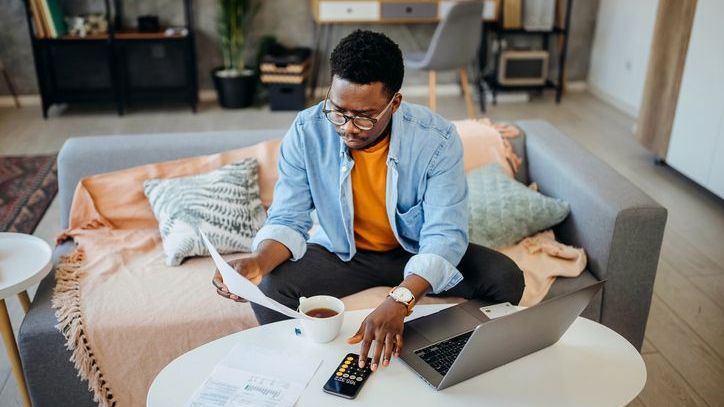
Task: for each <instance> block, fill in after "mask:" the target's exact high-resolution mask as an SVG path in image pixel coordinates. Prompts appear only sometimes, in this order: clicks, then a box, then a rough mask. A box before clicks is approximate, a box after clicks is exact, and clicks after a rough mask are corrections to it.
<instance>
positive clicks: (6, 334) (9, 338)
mask: <svg viewBox="0 0 724 407" xmlns="http://www.w3.org/2000/svg"><path fill="white" fill-rule="evenodd" d="M0 330H1V331H2V335H3V341H4V342H5V351H6V352H7V354H8V359H9V360H10V365H11V366H12V368H13V373H14V374H15V381H16V382H17V383H18V387H19V388H20V396H21V397H22V398H23V402H24V403H25V406H26V407H31V406H32V404H31V403H30V395H29V394H28V387H27V385H26V384H25V376H24V375H23V365H22V364H21V362H20V353H19V352H18V345H17V344H16V343H15V335H14V334H13V326H12V325H11V324H10V316H9V315H8V308H7V307H6V306H5V300H4V299H0Z"/></svg>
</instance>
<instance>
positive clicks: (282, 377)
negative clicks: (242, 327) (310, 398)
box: [187, 344, 322, 407]
mask: <svg viewBox="0 0 724 407" xmlns="http://www.w3.org/2000/svg"><path fill="white" fill-rule="evenodd" d="M321 363H322V360H321V359H318V358H311V357H307V356H300V355H298V354H290V353H287V352H283V351H282V352H280V351H278V350H272V349H266V348H261V347H256V346H247V345H244V344H239V345H237V346H236V347H234V349H232V350H231V352H229V354H228V355H227V356H226V357H225V358H224V359H223V360H222V361H221V362H220V363H219V364H218V365H216V367H215V368H214V370H213V372H212V373H211V375H210V376H209V377H208V378H207V379H206V381H205V382H204V384H203V385H201V387H200V388H199V389H198V390H197V391H196V392H195V393H194V395H193V396H192V397H191V400H190V401H189V403H188V404H187V406H188V407H247V406H262V407H284V406H293V405H294V403H296V402H297V400H298V399H299V396H301V394H302V392H303V391H304V389H305V388H306V387H307V384H308V383H309V380H311V378H312V376H314V373H315V372H316V371H317V369H318V368H319V365H320V364H321ZM280 367H283V368H280Z"/></svg>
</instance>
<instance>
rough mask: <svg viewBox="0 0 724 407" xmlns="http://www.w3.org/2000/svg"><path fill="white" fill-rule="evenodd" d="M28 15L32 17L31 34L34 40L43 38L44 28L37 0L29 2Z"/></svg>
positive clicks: (44, 35)
mask: <svg viewBox="0 0 724 407" xmlns="http://www.w3.org/2000/svg"><path fill="white" fill-rule="evenodd" d="M29 3H30V13H31V14H32V15H33V32H34V33H35V37H36V38H45V37H46V34H45V27H44V26H43V18H42V16H41V15H40V7H39V6H38V2H37V0H29Z"/></svg>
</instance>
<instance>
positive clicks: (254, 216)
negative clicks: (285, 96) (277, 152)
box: [144, 158, 266, 266]
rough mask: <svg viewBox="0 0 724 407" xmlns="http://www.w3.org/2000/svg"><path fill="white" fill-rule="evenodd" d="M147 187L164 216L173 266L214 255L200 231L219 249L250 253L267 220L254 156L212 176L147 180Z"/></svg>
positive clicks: (162, 223)
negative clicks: (257, 233)
mask: <svg viewBox="0 0 724 407" xmlns="http://www.w3.org/2000/svg"><path fill="white" fill-rule="evenodd" d="M144 190H145V193H146V197H148V200H149V202H150V203H151V207H152V208H153V213H154V215H155V216H156V219H157V220H158V224H159V229H160V231H161V239H162V241H163V251H164V253H165V254H166V264H167V265H169V266H178V265H179V264H181V262H182V261H183V260H184V259H185V258H186V257H191V256H207V255H208V254H209V253H208V251H207V250H206V247H205V246H204V243H203V241H202V240H201V235H200V234H199V230H202V231H203V232H204V233H205V234H206V236H208V238H209V240H210V241H211V243H212V244H213V245H214V246H215V247H216V249H217V250H218V251H219V253H235V252H248V251H250V248H251V242H252V240H253V238H254V236H255V235H256V232H257V231H258V230H259V228H261V226H262V224H263V223H264V221H265V220H266V211H265V210H264V207H263V206H262V204H261V198H260V197H259V182H258V180H257V163H256V159H254V158H247V159H245V160H243V161H239V162H236V163H233V164H229V165H226V166H224V167H221V168H219V169H217V170H214V171H211V172H209V173H206V174H201V175H194V176H189V177H179V178H168V179H151V180H147V181H146V182H145V183H144Z"/></svg>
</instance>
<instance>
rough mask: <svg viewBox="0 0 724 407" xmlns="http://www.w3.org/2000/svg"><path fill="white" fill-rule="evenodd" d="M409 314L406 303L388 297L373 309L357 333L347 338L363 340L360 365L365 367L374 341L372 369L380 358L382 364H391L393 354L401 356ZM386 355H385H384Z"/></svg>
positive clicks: (348, 341) (357, 340) (376, 365)
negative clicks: (406, 320) (403, 333)
mask: <svg viewBox="0 0 724 407" xmlns="http://www.w3.org/2000/svg"><path fill="white" fill-rule="evenodd" d="M406 315H407V308H406V307H405V305H404V304H401V303H399V302H396V301H395V300H393V299H391V298H389V297H388V298H386V299H385V301H383V302H382V304H380V305H379V306H378V307H377V308H376V309H375V310H374V311H372V312H371V313H370V314H369V315H368V316H367V318H365V320H364V321H362V325H360V327H359V330H357V333H356V334H354V336H352V337H351V338H349V339H347V343H349V344H355V343H359V342H360V341H361V342H362V348H361V349H360V353H359V355H360V357H359V366H360V368H362V367H364V365H365V361H366V360H367V357H368V354H369V352H370V348H371V346H372V344H373V343H374V356H373V357H372V366H371V369H372V370H373V371H374V370H377V367H378V366H379V364H380V358H382V359H383V362H382V366H385V367H387V366H389V364H390V359H391V358H392V355H393V354H394V355H395V356H400V351H401V350H402V330H403V328H404V326H405V325H404V320H405V316H406ZM383 355H384V356H383Z"/></svg>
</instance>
